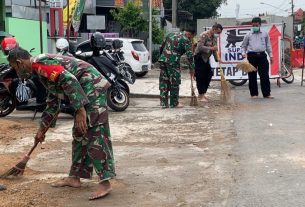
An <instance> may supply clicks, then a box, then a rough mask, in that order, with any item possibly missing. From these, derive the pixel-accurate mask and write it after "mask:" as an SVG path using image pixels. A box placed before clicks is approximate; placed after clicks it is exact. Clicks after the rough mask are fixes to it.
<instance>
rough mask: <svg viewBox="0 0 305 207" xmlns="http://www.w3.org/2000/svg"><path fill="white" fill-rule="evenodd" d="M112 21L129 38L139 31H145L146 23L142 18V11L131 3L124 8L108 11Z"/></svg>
mask: <svg viewBox="0 0 305 207" xmlns="http://www.w3.org/2000/svg"><path fill="white" fill-rule="evenodd" d="M110 13H111V14H112V16H113V17H114V19H115V20H116V21H117V22H118V23H119V24H120V25H121V29H122V31H123V32H127V33H128V35H129V37H135V36H136V35H137V34H139V32H140V31H145V30H146V28H147V21H146V20H145V19H144V18H143V10H142V9H141V7H139V6H137V5H136V4H135V3H133V2H132V1H130V2H128V3H127V4H126V5H125V7H123V8H118V9H113V10H111V11H110Z"/></svg>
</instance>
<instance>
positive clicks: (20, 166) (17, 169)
mask: <svg viewBox="0 0 305 207" xmlns="http://www.w3.org/2000/svg"><path fill="white" fill-rule="evenodd" d="M58 114H59V113H57V114H55V116H54V117H53V119H52V121H51V122H50V124H49V126H47V127H46V128H45V129H44V131H43V134H45V133H46V132H47V131H48V129H49V128H50V126H51V125H52V123H53V121H54V120H55V119H56V117H57V116H58ZM38 143H39V142H35V143H34V145H33V147H32V148H31V149H30V151H29V152H28V153H27V154H26V155H25V156H24V157H23V158H22V160H21V161H20V162H18V163H17V164H16V165H15V166H14V167H12V168H11V169H9V170H8V171H6V172H5V173H3V174H2V175H0V178H7V177H9V176H21V175H23V172H24V169H25V167H26V164H27V162H28V161H29V160H30V156H31V154H32V152H33V151H34V150H35V148H36V147H37V145H38Z"/></svg>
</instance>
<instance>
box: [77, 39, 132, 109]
mask: <svg viewBox="0 0 305 207" xmlns="http://www.w3.org/2000/svg"><path fill="white" fill-rule="evenodd" d="M86 42H87V41H86ZM81 44H82V43H81ZM112 47H113V50H109V51H107V50H106V49H105V48H104V49H102V50H101V51H100V54H99V55H93V54H91V53H90V54H89V55H87V54H88V53H86V52H82V51H81V50H80V49H77V50H76V52H75V53H74V55H75V57H77V58H79V59H82V60H85V61H87V62H88V63H90V64H92V65H93V66H94V67H95V68H96V69H97V70H98V71H99V72H100V73H102V74H103V75H104V76H105V78H106V79H107V80H108V81H109V82H110V83H111V86H110V87H109V88H108V91H107V104H108V106H109V107H110V108H111V109H113V110H114V111H124V110H125V109H126V108H127V107H128V105H129V93H130V90H129V86H128V84H127V83H126V82H128V83H129V84H133V83H134V82H135V80H136V76H135V73H134V72H133V70H132V69H131V68H130V66H129V65H127V64H126V63H125V62H124V58H123V52H122V51H120V48H122V44H118V43H117V41H114V42H113V43H112Z"/></svg>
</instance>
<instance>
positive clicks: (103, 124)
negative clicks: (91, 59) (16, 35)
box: [32, 54, 115, 181]
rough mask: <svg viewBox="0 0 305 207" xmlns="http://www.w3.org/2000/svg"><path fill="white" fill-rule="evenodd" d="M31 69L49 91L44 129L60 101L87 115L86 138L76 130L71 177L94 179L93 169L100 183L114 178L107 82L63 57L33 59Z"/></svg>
mask: <svg viewBox="0 0 305 207" xmlns="http://www.w3.org/2000/svg"><path fill="white" fill-rule="evenodd" d="M32 68H33V70H34V73H37V74H38V76H39V78H40V80H41V81H42V83H43V84H44V86H45V87H46V89H47V90H48V92H49V93H48V99H47V104H48V105H47V108H46V109H45V111H44V112H43V113H42V117H41V126H40V127H41V128H45V127H47V126H48V125H49V123H50V122H51V121H52V120H53V117H54V116H55V114H56V113H57V112H58V111H59V105H60V101H61V100H69V101H70V104H71V106H72V107H73V108H74V109H75V110H78V109H79V108H81V107H85V109H86V112H87V124H88V130H87V134H85V135H83V134H82V133H80V132H79V131H78V129H77V128H76V127H75V126H73V129H72V133H73V142H72V166H71V170H70V174H69V175H70V176H76V177H80V178H91V176H92V171H93V168H94V170H95V171H96V173H97V175H98V176H99V179H100V180H101V181H103V180H108V179H111V178H112V177H114V176H115V171H114V160H113V151H112V143H111V140H110V130H109V122H108V111H107V102H106V100H107V99H106V92H107V87H108V86H109V84H108V81H107V80H106V79H105V78H104V77H103V76H102V75H101V74H100V73H99V72H98V71H97V70H96V69H95V68H94V67H93V66H92V65H90V64H88V63H86V62H84V61H81V60H78V59H75V58H72V57H68V56H61V55H51V54H42V55H39V56H37V57H35V58H34V59H33V62H32Z"/></svg>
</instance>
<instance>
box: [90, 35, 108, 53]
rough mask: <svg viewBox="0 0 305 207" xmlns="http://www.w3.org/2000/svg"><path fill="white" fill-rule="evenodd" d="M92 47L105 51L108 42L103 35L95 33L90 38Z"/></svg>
mask: <svg viewBox="0 0 305 207" xmlns="http://www.w3.org/2000/svg"><path fill="white" fill-rule="evenodd" d="M90 45H91V47H92V48H93V49H104V48H105V47H106V40H105V38H104V36H103V35H102V33H100V32H95V33H93V35H92V36H91V38H90Z"/></svg>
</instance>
